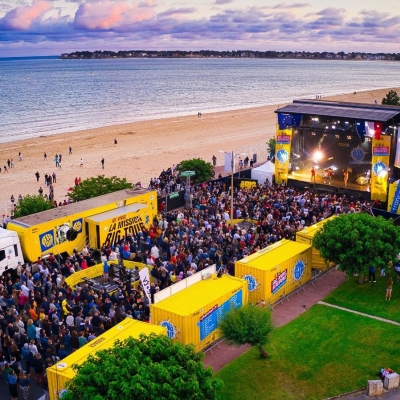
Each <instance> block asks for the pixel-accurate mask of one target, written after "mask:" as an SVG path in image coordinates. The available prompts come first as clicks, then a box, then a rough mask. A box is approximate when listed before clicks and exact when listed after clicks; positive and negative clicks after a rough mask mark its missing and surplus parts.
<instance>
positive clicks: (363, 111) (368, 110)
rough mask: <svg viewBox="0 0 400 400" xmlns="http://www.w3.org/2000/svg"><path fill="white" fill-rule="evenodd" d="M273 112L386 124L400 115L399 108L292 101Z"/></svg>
mask: <svg viewBox="0 0 400 400" xmlns="http://www.w3.org/2000/svg"><path fill="white" fill-rule="evenodd" d="M275 112H276V113H284V114H307V115H323V116H325V117H337V118H351V119H360V120H364V121H379V122H386V121H389V120H390V119H392V118H394V117H396V116H398V115H400V107H398V106H386V105H379V104H373V105H371V104H362V103H344V102H338V101H321V100H293V103H292V104H289V105H287V106H284V107H282V108H279V109H278V110H276V111H275Z"/></svg>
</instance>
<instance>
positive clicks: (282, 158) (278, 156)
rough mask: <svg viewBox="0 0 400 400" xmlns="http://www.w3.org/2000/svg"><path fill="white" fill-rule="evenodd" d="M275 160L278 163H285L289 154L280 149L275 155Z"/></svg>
mask: <svg viewBox="0 0 400 400" xmlns="http://www.w3.org/2000/svg"><path fill="white" fill-rule="evenodd" d="M276 159H277V160H278V162H280V163H285V162H286V161H287V160H288V159H289V153H288V152H287V151H286V150H285V149H280V150H278V151H277V153H276Z"/></svg>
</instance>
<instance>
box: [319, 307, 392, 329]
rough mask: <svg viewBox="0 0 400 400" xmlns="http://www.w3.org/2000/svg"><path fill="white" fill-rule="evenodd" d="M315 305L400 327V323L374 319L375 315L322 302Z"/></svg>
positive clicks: (379, 318) (378, 318)
mask: <svg viewBox="0 0 400 400" xmlns="http://www.w3.org/2000/svg"><path fill="white" fill-rule="evenodd" d="M317 304H322V305H323V306H328V307H332V308H337V309H338V310H342V311H347V312H351V313H353V314H357V315H362V316H363V317H367V318H372V319H376V320H377V321H381V322H386V323H387V324H392V325H397V326H400V323H399V322H396V321H392V320H391V319H386V318H381V317H376V316H375V315H371V314H365V313H362V312H359V311H354V310H351V309H350V308H345V307H340V306H336V305H335V304H330V303H325V302H324V301H319V302H318V303H317Z"/></svg>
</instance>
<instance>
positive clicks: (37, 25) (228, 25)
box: [0, 0, 400, 51]
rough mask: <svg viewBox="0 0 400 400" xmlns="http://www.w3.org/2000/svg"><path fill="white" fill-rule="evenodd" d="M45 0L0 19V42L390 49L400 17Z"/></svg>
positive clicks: (295, 8)
mask: <svg viewBox="0 0 400 400" xmlns="http://www.w3.org/2000/svg"><path fill="white" fill-rule="evenodd" d="M70 1H71V0H70ZM82 1H83V0H82ZM217 1H219V2H221V1H222V2H224V1H225V0H217ZM49 4H50V3H49V1H44V0H41V1H39V0H35V1H33V3H31V5H30V6H26V5H25V6H19V7H16V8H14V10H11V11H8V13H7V14H6V15H5V16H4V18H2V19H0V43H10V44H11V43H15V44H17V43H21V42H22V43H38V44H40V43H60V48H61V46H62V45H63V43H70V44H71V43H72V44H73V43H75V45H76V46H79V49H92V48H93V47H92V46H94V43H102V44H105V46H106V48H110V46H112V47H114V48H116V49H117V48H118V47H117V46H121V43H128V44H129V45H128V46H129V47H128V48H132V47H134V46H135V43H136V44H140V46H138V47H140V48H143V46H145V47H146V48H149V49H151V48H153V49H154V48H156V49H163V48H171V47H174V48H178V47H179V48H182V49H184V48H188V47H189V48H192V49H196V48H210V49H211V48H218V47H222V46H225V49H226V46H229V45H230V44H232V46H234V48H236V49H237V48H243V47H245V48H254V49H256V48H260V49H262V50H266V49H273V48H274V46H275V49H277V50H279V49H284V48H290V46H295V44H296V43H299V45H296V46H295V47H296V48H297V49H298V50H307V49H316V48H317V47H318V48H319V50H321V49H322V50H325V49H327V47H326V45H327V44H329V46H337V47H341V46H342V44H345V45H346V46H348V45H349V43H350V42H353V43H368V42H371V43H381V44H382V46H383V45H385V46H386V47H387V48H386V51H388V50H387V49H388V48H389V46H390V43H396V42H399V41H400V16H397V15H392V14H388V13H382V12H378V11H374V10H362V11H360V12H359V13H358V14H356V15H350V14H349V13H348V12H347V11H346V10H345V9H343V8H334V7H328V8H324V9H319V10H316V11H314V12H310V10H309V9H308V7H309V4H308V3H279V4H277V5H275V6H274V7H273V8H271V7H265V6H261V7H256V6H254V7H247V8H236V9H235V8H233V7H229V9H223V8H218V11H214V14H211V15H210V16H200V17H198V15H201V14H200V11H199V10H200V9H199V10H197V9H196V8H194V7H182V8H171V9H167V10H166V11H163V12H161V13H157V11H156V7H155V4H156V3H155V2H154V1H153V0H147V1H144V0H139V2H134V1H132V0H119V1H117V0H90V1H89V0H86V1H84V2H82V3H80V4H76V6H75V10H76V12H75V14H74V12H72V14H71V10H73V8H71V7H70V8H69V9H68V11H69V13H70V14H71V15H66V13H65V12H64V13H61V12H60V13H58V14H57V10H58V8H53V9H52V11H51V12H49V13H48V14H46V12H47V11H48V10H49V9H50V8H49V7H50V5H49ZM53 4H54V5H55V3H54V2H53ZM219 4H221V3H219ZM57 6H59V3H57ZM70 6H71V3H70ZM210 11H211V10H210ZM193 14H195V15H196V17H194V15H193ZM277 43H279V47H278V48H277V47H276V46H278V45H277ZM144 44H145V45H144ZM196 46H197V47H196ZM257 46H258V47H257ZM299 46H300V47H299ZM307 46H308V47H307ZM355 46H356V45H355ZM377 47H378V48H379V46H377ZM96 48H97V49H99V48H100V47H99V46H98V45H96ZM119 48H121V49H123V48H124V47H119ZM60 51H63V50H60ZM382 51H383V50H382Z"/></svg>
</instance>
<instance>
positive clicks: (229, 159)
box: [224, 153, 235, 172]
mask: <svg viewBox="0 0 400 400" xmlns="http://www.w3.org/2000/svg"><path fill="white" fill-rule="evenodd" d="M224 169H225V172H231V171H232V153H225V168H224ZM233 172H235V166H233Z"/></svg>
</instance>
